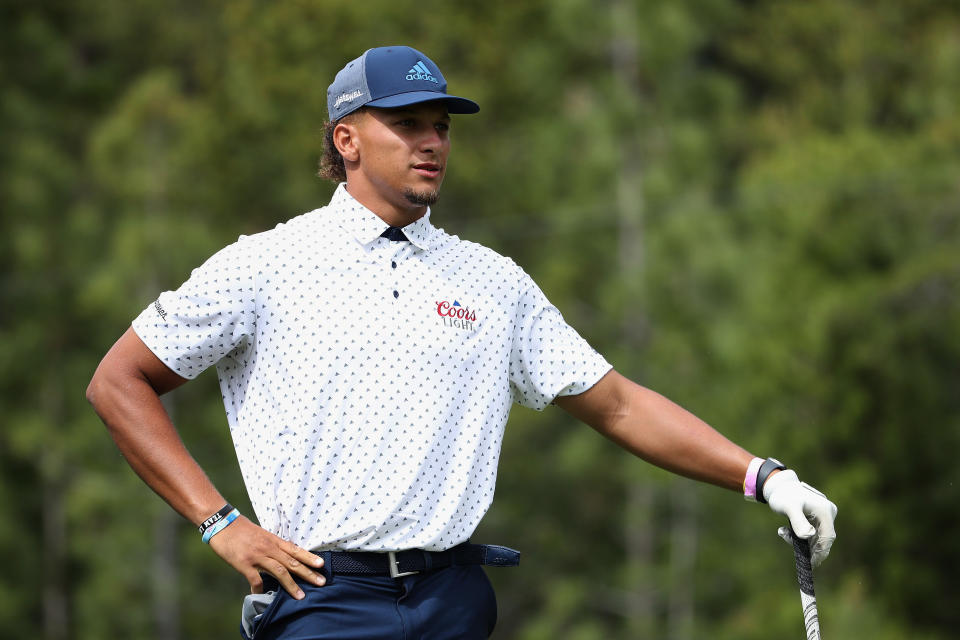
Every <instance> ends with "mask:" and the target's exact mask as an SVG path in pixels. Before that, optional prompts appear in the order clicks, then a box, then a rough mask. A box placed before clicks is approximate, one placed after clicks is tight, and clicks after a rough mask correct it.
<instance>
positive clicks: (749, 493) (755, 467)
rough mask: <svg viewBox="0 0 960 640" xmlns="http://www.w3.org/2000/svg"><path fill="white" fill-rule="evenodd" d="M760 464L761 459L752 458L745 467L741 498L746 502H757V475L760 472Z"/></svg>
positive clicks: (761, 462)
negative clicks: (745, 472) (745, 473)
mask: <svg viewBox="0 0 960 640" xmlns="http://www.w3.org/2000/svg"><path fill="white" fill-rule="evenodd" d="M762 464H763V458H754V459H753V460H751V461H750V464H749V465H747V475H745V476H744V477H743V497H744V499H746V500H751V501H754V502H755V501H756V500H757V473H759V472H760V465H762Z"/></svg>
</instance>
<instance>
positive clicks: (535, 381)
mask: <svg viewBox="0 0 960 640" xmlns="http://www.w3.org/2000/svg"><path fill="white" fill-rule="evenodd" d="M386 228H387V224H386V223H385V222H383V221H382V220H381V219H380V218H378V217H377V216H376V215H375V214H374V213H373V212H371V211H370V210H369V209H367V208H365V207H364V206H363V205H361V204H360V203H358V202H357V201H356V200H354V199H353V198H352V197H351V196H350V194H349V193H347V191H346V189H345V188H344V186H343V185H341V186H340V187H339V188H338V189H337V191H336V193H335V194H334V196H333V199H332V200H331V202H330V204H329V205H328V206H326V207H323V208H321V209H317V210H315V211H311V212H310V213H306V214H304V215H301V216H298V217H296V218H293V219H292V220H289V221H288V222H286V223H284V224H280V225H278V226H277V227H276V228H274V229H272V230H270V231H266V232H264V233H259V234H256V235H252V236H241V237H240V238H239V240H238V241H237V242H236V243H234V244H231V245H230V246H228V247H226V248H224V249H223V250H221V251H219V252H218V253H216V254H215V255H214V256H213V257H211V258H210V259H209V260H208V261H207V262H206V263H205V264H203V265H202V266H201V267H199V268H197V269H195V270H194V271H193V273H192V274H191V276H190V278H189V280H187V282H185V283H184V284H183V285H182V286H181V287H180V288H179V289H177V290H176V291H167V292H165V293H162V294H161V295H160V297H159V299H158V300H157V301H156V302H155V303H153V304H151V305H150V306H148V307H147V308H146V309H145V310H144V311H143V312H142V313H141V314H140V316H139V317H137V319H136V320H135V321H134V322H133V328H134V330H135V331H136V333H137V335H138V336H140V338H141V339H142V340H143V341H144V342H145V343H146V345H147V346H148V347H149V348H150V349H151V350H152V351H153V352H154V353H155V354H156V355H157V356H158V357H159V358H160V359H161V360H162V361H163V362H164V363H165V364H166V365H167V366H168V367H170V368H171V369H172V370H173V371H175V372H176V373H178V374H179V375H181V376H183V377H184V378H194V377H195V376H197V375H198V374H199V373H200V372H201V371H203V370H204V369H206V368H207V367H209V366H210V365H213V364H216V365H217V371H218V373H219V377H220V387H221V390H222V392H223V401H224V405H225V407H226V412H227V420H228V422H229V425H230V431H231V435H232V437H233V442H234V445H235V446H236V451H237V458H238V460H239V462H240V469H241V472H242V474H243V478H244V481H245V482H246V485H247V490H248V492H249V494H250V499H251V502H252V504H253V507H254V509H255V511H256V515H257V518H258V519H259V521H260V524H261V525H262V526H263V527H264V528H266V529H268V530H270V531H272V532H274V533H276V534H277V535H279V536H280V537H282V538H285V539H288V540H291V541H293V542H295V543H296V544H298V545H300V546H302V547H304V548H308V549H353V550H366V551H388V550H399V549H409V548H423V549H428V550H434V551H436V550H443V549H446V548H449V547H451V546H453V545H456V544H458V543H460V542H463V541H465V540H466V539H467V538H469V536H470V535H471V533H473V531H474V529H475V528H476V526H477V524H478V523H479V522H480V519H481V518H482V517H483V515H484V513H486V511H487V509H488V508H489V507H490V504H491V502H492V500H493V492H494V485H495V482H496V476H497V462H498V459H499V455H500V444H501V440H502V437H503V429H504V425H505V424H506V422H507V415H508V414H509V411H510V407H511V404H512V403H513V402H518V403H520V404H522V405H524V406H527V407H532V408H534V409H538V410H539V409H543V408H544V407H545V406H546V405H547V404H549V403H550V402H551V401H552V400H553V399H554V398H555V397H556V396H558V395H574V394H579V393H582V392H583V391H585V390H587V389H589V388H590V387H591V386H593V385H594V384H595V383H596V382H597V381H598V380H599V379H600V378H601V377H602V376H603V375H604V374H605V373H606V372H607V371H609V370H610V365H609V364H608V363H607V362H606V360H604V359H603V357H601V356H600V355H599V354H598V353H597V352H596V351H594V350H593V349H592V348H591V347H590V346H589V345H588V344H587V343H586V342H585V341H584V340H583V338H581V337H580V336H579V335H578V334H577V332H576V331H574V330H573V329H572V328H571V327H570V326H568V325H567V324H566V323H565V322H564V320H563V318H562V317H561V315H560V313H559V311H557V309H556V308H555V307H553V306H552V305H551V304H550V303H549V302H548V301H547V299H546V298H545V297H544V295H543V293H542V292H541V291H540V289H539V288H538V287H537V286H536V284H534V282H533V281H532V280H531V279H530V277H529V276H528V275H527V274H526V273H524V271H523V270H522V269H521V268H520V267H518V266H517V265H516V264H515V263H514V262H513V261H512V260H510V259H508V258H505V257H503V256H500V255H498V254H497V253H495V252H494V251H492V250H490V249H487V248H485V247H482V246H480V245H478V244H475V243H472V242H467V241H464V240H461V239H459V238H458V237H456V236H452V235H449V234H447V233H446V232H444V231H443V230H442V229H439V228H437V227H434V226H433V225H432V224H431V223H430V212H429V211H428V212H427V215H426V216H424V217H423V218H421V219H420V220H418V221H417V222H415V223H413V224H411V225H408V226H407V227H405V228H404V229H403V231H404V233H405V234H406V235H407V237H408V238H409V240H410V241H409V242H403V241H401V242H391V241H389V240H387V239H385V238H380V237H379V236H380V234H381V233H382V232H383V231H384V230H385V229H386Z"/></svg>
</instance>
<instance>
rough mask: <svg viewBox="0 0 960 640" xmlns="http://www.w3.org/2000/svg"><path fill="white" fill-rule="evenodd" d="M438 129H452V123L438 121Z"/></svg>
mask: <svg viewBox="0 0 960 640" xmlns="http://www.w3.org/2000/svg"><path fill="white" fill-rule="evenodd" d="M437 131H450V125H449V124H447V123H446V122H439V123H437Z"/></svg>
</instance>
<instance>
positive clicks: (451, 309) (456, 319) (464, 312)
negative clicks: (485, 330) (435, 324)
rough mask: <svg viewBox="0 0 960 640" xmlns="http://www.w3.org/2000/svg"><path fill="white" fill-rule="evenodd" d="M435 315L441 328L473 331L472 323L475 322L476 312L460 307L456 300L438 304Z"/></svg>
mask: <svg viewBox="0 0 960 640" xmlns="http://www.w3.org/2000/svg"><path fill="white" fill-rule="evenodd" d="M436 304H437V315H438V316H440V319H441V321H442V322H443V326H445V327H454V328H456V329H465V330H467V331H475V330H476V329H475V328H474V326H473V323H474V322H476V321H477V312H476V311H472V310H471V309H470V308H469V307H464V306H462V305H461V304H460V303H459V302H457V301H456V300H454V301H453V303H452V304H451V303H449V302H447V301H446V300H444V301H443V302H438V303H436Z"/></svg>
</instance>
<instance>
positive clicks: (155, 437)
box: [87, 354, 225, 524]
mask: <svg viewBox="0 0 960 640" xmlns="http://www.w3.org/2000/svg"><path fill="white" fill-rule="evenodd" d="M109 357H110V356H109V354H108V357H107V358H105V359H104V363H101V366H100V368H98V370H97V373H96V374H95V375H94V377H93V380H91V382H90V386H89V387H88V388H87V399H88V400H89V401H90V403H91V404H92V405H93V407H94V409H95V410H96V412H97V414H98V415H99V416H100V418H101V419H102V420H103V422H104V424H105V425H106V426H107V429H108V430H109V432H110V435H111V436H112V437H113V441H114V442H115V443H116V444H117V447H118V448H119V449H120V452H121V453H122V454H123V457H124V458H126V460H127V462H128V463H129V464H130V466H131V467H132V468H133V470H134V471H135V472H136V473H137V475H139V476H140V477H141V478H142V479H143V480H144V482H146V483H147V485H149V486H150V488H151V489H153V490H154V491H155V492H156V493H157V494H158V495H159V496H160V497H162V498H163V499H164V500H166V501H167V502H168V503H169V504H170V506H172V507H173V508H174V509H175V510H176V511H177V512H178V513H180V514H181V515H182V516H184V517H185V518H187V519H188V520H190V521H191V522H193V523H194V524H198V523H200V522H202V521H203V520H204V519H205V518H207V517H209V516H210V514H211V513H214V512H216V511H217V509H219V508H220V507H222V506H223V504H224V502H225V500H224V499H223V496H221V495H220V493H219V492H218V491H217V490H216V488H215V487H214V486H213V484H212V483H211V482H210V480H209V479H208V478H207V476H206V474H205V473H204V472H203V470H202V469H201V468H200V466H199V465H198V464H197V462H196V461H195V460H194V459H193V457H192V456H191V455H190V453H189V452H188V451H187V449H186V447H185V446H184V445H183V442H182V440H181V439H180V436H179V434H178V433H177V431H176V428H175V427H174V425H173V423H172V422H171V420H170V417H169V415H168V414H167V412H166V409H164V407H163V404H162V403H161V401H160V397H159V396H158V395H157V392H156V391H155V390H154V388H153V387H152V386H151V384H150V382H149V381H148V380H147V379H146V377H145V376H143V375H142V374H137V373H134V372H130V371H124V370H116V369H111V368H110V364H111V363H110V362H109Z"/></svg>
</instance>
